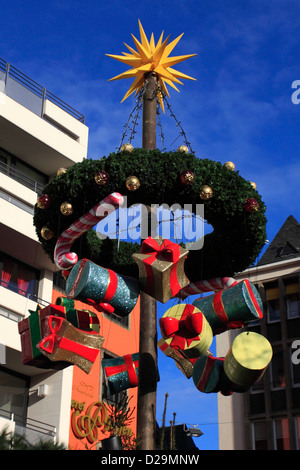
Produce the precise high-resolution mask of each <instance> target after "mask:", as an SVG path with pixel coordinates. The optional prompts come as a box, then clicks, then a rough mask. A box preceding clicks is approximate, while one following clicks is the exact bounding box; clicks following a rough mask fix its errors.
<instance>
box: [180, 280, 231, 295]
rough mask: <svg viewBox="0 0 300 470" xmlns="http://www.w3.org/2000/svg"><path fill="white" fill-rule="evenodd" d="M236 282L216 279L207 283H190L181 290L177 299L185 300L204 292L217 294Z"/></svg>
mask: <svg viewBox="0 0 300 470" xmlns="http://www.w3.org/2000/svg"><path fill="white" fill-rule="evenodd" d="M236 284H237V281H236V280H235V279H234V278H233V277H216V278H214V279H209V280H207V281H196V282H191V283H190V284H189V285H188V286H186V287H184V288H183V289H181V291H180V292H179V293H178V295H177V297H180V298H181V299H185V298H186V297H188V296H189V295H196V294H203V293H205V292H217V291H219V290H223V289H228V288H229V287H232V286H235V285H236Z"/></svg>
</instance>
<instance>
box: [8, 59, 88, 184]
mask: <svg viewBox="0 0 300 470" xmlns="http://www.w3.org/2000/svg"><path fill="white" fill-rule="evenodd" d="M84 122H85V118H84V116H83V115H82V114H81V113H79V112H78V111H77V110H75V109H74V108H72V107H71V106H69V105H68V104H67V103H65V102H64V101H62V100H61V99H59V98H58V97H56V96H55V95H54V94H53V93H51V92H49V91H48V90H46V88H44V87H42V86H41V85H39V84H38V83H36V82H35V81H34V80H32V79H31V78H29V77H27V76H26V75H24V74H23V73H22V72H20V71H19V70H18V69H16V68H15V67H13V66H12V65H11V64H9V63H8V62H6V61H5V60H3V59H1V58H0V144H1V147H2V148H4V149H5V150H7V151H8V152H11V153H12V154H13V155H15V156H17V157H19V158H20V159H22V160H23V161H24V162H26V163H28V164H29V165H31V166H33V167H35V168H37V169H38V170H39V171H41V172H43V173H44V174H47V175H48V176H52V175H54V174H55V173H56V171H57V169H58V168H60V167H65V168H69V167H70V166H71V165H73V164H74V163H77V162H80V161H82V159H83V158H86V156H87V146H88V128H87V126H86V125H85V123H84Z"/></svg>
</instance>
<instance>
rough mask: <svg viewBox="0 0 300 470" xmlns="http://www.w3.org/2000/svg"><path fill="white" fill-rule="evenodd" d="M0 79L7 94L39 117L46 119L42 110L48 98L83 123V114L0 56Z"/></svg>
mask: <svg viewBox="0 0 300 470" xmlns="http://www.w3.org/2000/svg"><path fill="white" fill-rule="evenodd" d="M0 80H1V81H2V83H3V85H2V88H4V89H5V94H6V95H7V96H9V97H10V98H12V99H13V100H15V101H17V102H18V103H20V104H21V105H23V106H25V107H26V108H28V109H30V111H32V112H33V113H35V114H37V115H38V116H40V117H41V118H43V119H46V118H45V116H44V110H45V103H46V100H48V101H51V102H52V103H54V104H55V105H56V106H58V107H59V108H61V109H62V110H63V111H65V112H66V113H68V114H69V115H70V116H72V117H74V118H75V119H77V120H78V121H79V122H81V123H83V124H84V121H85V118H84V116H83V114H81V113H79V112H78V111H77V110H76V109H74V108H72V107H71V106H69V105H68V104H67V103H65V102H64V101H62V100H61V99H59V98H57V96H55V95H53V93H51V92H50V91H48V90H46V88H44V87H42V86H41V85H39V84H38V83H36V82H35V81H34V80H32V79H31V78H29V77H27V76H26V75H24V73H22V72H20V71H19V70H18V69H16V68H15V67H13V66H12V65H11V64H9V63H8V62H6V61H5V60H4V59H1V57H0ZM1 91H3V90H1Z"/></svg>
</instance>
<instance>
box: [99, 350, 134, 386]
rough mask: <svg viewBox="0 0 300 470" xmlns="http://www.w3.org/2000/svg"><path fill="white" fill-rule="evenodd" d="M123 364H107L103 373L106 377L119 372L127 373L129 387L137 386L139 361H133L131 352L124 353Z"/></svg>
mask: <svg viewBox="0 0 300 470" xmlns="http://www.w3.org/2000/svg"><path fill="white" fill-rule="evenodd" d="M123 359H124V364H121V365H117V366H108V367H106V368H105V373H106V376H107V377H111V376H113V375H117V374H120V373H121V372H127V373H128V379H129V385H130V386H131V387H137V385H138V376H137V368H138V367H139V361H138V360H137V361H133V360H132V355H131V354H126V355H125V356H123Z"/></svg>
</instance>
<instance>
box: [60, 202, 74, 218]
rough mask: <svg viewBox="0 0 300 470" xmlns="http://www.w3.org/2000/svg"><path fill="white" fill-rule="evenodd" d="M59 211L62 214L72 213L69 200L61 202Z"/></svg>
mask: <svg viewBox="0 0 300 470" xmlns="http://www.w3.org/2000/svg"><path fill="white" fill-rule="evenodd" d="M60 212H61V213H62V214H63V215H72V214H73V206H72V204H71V203H70V202H66V201H65V202H63V203H62V204H61V206H60Z"/></svg>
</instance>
